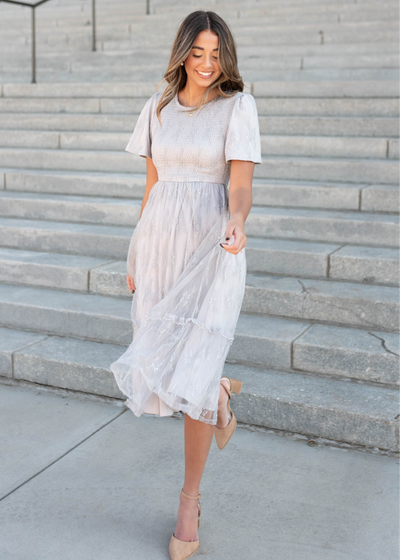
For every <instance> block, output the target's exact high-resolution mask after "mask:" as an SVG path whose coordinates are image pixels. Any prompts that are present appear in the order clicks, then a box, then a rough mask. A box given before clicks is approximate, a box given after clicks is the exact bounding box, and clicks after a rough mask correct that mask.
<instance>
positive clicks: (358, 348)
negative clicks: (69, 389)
mask: <svg viewBox="0 0 400 560" xmlns="http://www.w3.org/2000/svg"><path fill="white" fill-rule="evenodd" d="M57 294H60V295H59V297H58V296H57ZM29 296H31V298H32V299H29ZM112 300H113V298H109V297H108V298H107V297H105V296H101V295H92V294H91V295H85V294H73V293H67V292H64V291H62V292H58V291H57V290H52V289H50V290H43V289H39V288H32V287H26V288H22V287H21V286H11V285H7V284H0V309H1V310H2V314H1V316H2V317H3V319H2V325H3V326H4V327H7V328H18V329H25V330H31V331H33V330H34V331H38V332H39V331H40V332H41V333H42V334H44V335H63V336H70V337H71V336H72V337H77V338H83V339H91V340H95V341H97V342H108V343H117V344H124V342H123V341H122V340H121V337H122V338H123V340H124V341H125V343H129V337H130V336H132V333H131V324H130V319H129V313H125V314H124V315H123V314H122V310H123V308H122V307H121V306H120V302H121V301H122V300H116V299H115V298H114V300H115V301H116V302H117V304H116V306H115V308H114V307H113V306H112V305H111V303H110V301H112ZM78 305H79V306H80V307H78ZM129 307H130V305H129V301H125V309H128V308H129ZM35 316H37V322H35ZM107 317H108V321H109V323H110V324H111V326H112V325H114V327H115V334H114V335H113V334H112V333H113V331H112V330H110V329H108V328H105V322H106V318H107ZM50 319H51V320H50ZM74 320H76V328H75V326H74V322H73V321H74ZM63 321H64V323H63V325H64V326H63V327H62V329H61V330H60V331H59V330H57V329H58V325H59V324H61V323H62V322H63ZM98 322H100V324H99V325H98ZM124 324H125V329H126V330H125V331H124V330H123V326H124ZM84 329H86V330H84ZM1 330H3V329H1ZM121 333H123V334H121ZM5 334H7V331H5ZM398 345H399V344H398V336H397V334H395V333H389V332H379V331H373V330H370V331H364V330H357V329H349V328H343V327H337V326H327V325H319V324H314V325H310V323H309V322H307V321H295V320H289V319H282V318H279V317H266V316H256V315H248V314H245V313H242V314H241V315H240V317H239V321H238V324H237V328H236V332H235V340H234V342H233V344H232V346H231V348H230V350H229V354H228V357H227V360H228V361H229V362H231V363H235V362H240V363H242V364H245V365H246V364H247V365H249V364H253V365H257V366H262V367H267V368H274V369H278V370H282V371H292V372H293V373H294V372H295V370H297V371H309V372H313V373H314V374H316V375H324V376H327V375H329V376H334V377H340V378H345V379H346V380H350V379H354V380H359V381H364V382H369V383H380V384H385V385H387V386H395V385H397V384H399V376H398V365H399V363H398V362H399V360H398V354H399V349H398ZM0 358H1V352H0ZM3 360H4V361H5V363H7V364H8V366H9V365H10V362H9V360H7V359H6V358H5V357H4V356H3ZM0 363H1V359H0ZM7 371H9V369H8V370H7Z"/></svg>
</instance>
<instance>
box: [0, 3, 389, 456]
mask: <svg viewBox="0 0 400 560" xmlns="http://www.w3.org/2000/svg"><path fill="white" fill-rule="evenodd" d="M198 8H199V7H198V6H197V5H195V3H193V5H191V3H190V2H177V1H172V0H169V1H163V2H161V1H159V2H152V3H151V15H147V16H145V15H143V14H144V11H145V3H144V2H132V1H130V2H125V1H124V0H117V1H116V2H113V4H112V8H111V7H110V5H108V4H107V2H105V1H104V0H103V2H98V22H99V27H98V41H99V42H98V44H99V51H98V52H96V53H92V52H90V27H89V26H88V25H86V23H87V21H88V20H89V18H90V2H89V1H88V0H80V1H79V2H78V1H77V0H70V1H68V2H67V1H66V0H62V1H61V0H58V1H54V2H49V3H48V4H45V5H43V6H42V7H40V8H38V10H40V12H39V11H38V15H37V19H38V25H39V21H40V28H39V29H38V32H37V35H38V53H39V55H38V74H37V75H38V81H39V82H40V83H39V84H30V83H29V81H30V74H29V20H28V17H27V15H29V13H28V14H27V12H26V11H24V10H23V9H19V8H18V9H16V7H14V6H9V5H4V4H1V3H0V52H1V54H0V61H1V62H0V80H1V82H2V84H1V85H0V88H1V89H0V94H1V95H0V189H1V190H0V325H1V327H0V375H1V376H2V380H3V382H12V381H11V379H13V380H15V381H13V382H17V380H24V381H28V382H33V383H38V384H42V385H50V386H54V387H62V388H67V389H71V390H75V391H83V392H87V393H91V394H96V395H103V396H109V397H115V398H123V396H122V395H121V393H120V392H119V391H118V389H117V387H116V384H115V382H114V378H113V376H112V374H111V372H110V371H109V369H108V368H109V364H110V363H111V362H112V361H114V360H115V359H117V358H118V357H119V356H120V355H121V353H122V352H123V351H124V347H126V346H127V345H128V344H129V343H130V341H131V339H132V330H131V323H130V301H131V294H130V293H129V292H128V290H127V287H126V283H125V278H126V261H125V259H126V254H127V250H128V246H129V242H130V238H131V235H132V232H133V228H134V226H135V224H136V222H137V220H138V218H139V212H140V205H141V198H142V196H143V192H144V185H145V162H144V160H143V159H142V158H139V157H138V156H132V155H131V154H127V153H126V152H124V148H125V146H126V144H127V142H128V139H129V137H130V134H131V132H132V130H133V128H134V125H135V122H136V118H137V115H138V113H139V112H140V110H141V108H142V107H143V105H144V103H145V101H146V100H147V99H148V97H149V96H150V95H152V93H154V92H155V91H156V84H157V82H158V81H159V80H161V78H162V73H163V71H164V70H165V68H166V63H167V61H168V52H169V47H170V44H171V42H172V40H173V37H174V34H175V30H176V28H177V26H178V24H179V22H180V21H181V19H182V18H183V17H184V16H185V15H186V14H187V13H189V12H190V11H192V10H194V9H198ZM200 8H201V9H207V8H208V9H212V10H215V11H217V12H218V13H219V14H221V15H222V16H223V17H225V18H226V19H227V20H228V22H229V23H230V25H231V27H232V29H233V31H234V33H235V37H236V39H237V44H238V49H239V60H240V68H241V71H242V73H243V77H244V80H245V81H246V86H247V90H246V91H249V92H251V93H252V94H253V95H254V97H255V99H256V102H257V106H258V111H259V117H260V130H261V134H262V150H263V160H264V163H263V164H262V165H259V166H256V173H255V180H254V191H253V192H254V199H253V200H254V204H253V208H252V210H251V213H250V215H249V217H248V220H247V222H246V233H247V235H248V245H247V248H246V254H247V263H248V278H247V287H246V294H245V299H244V303H243V309H242V314H241V316H240V319H239V323H238V327H237V332H236V337H235V341H234V344H233V345H232V347H231V351H230V353H229V355H228V361H227V364H226V371H225V374H226V375H230V376H233V377H238V378H239V379H242V380H243V381H244V386H243V390H242V393H241V394H240V395H239V396H234V398H233V407H234V410H235V414H236V416H237V418H238V420H239V421H241V422H244V423H248V424H252V425H256V426H264V427H269V428H274V429H277V430H284V431H289V432H294V433H300V434H305V435H307V436H310V437H312V438H314V439H315V438H323V439H327V440H333V441H335V442H340V443H344V444H351V445H358V446H362V447H365V448H378V449H380V450H386V451H397V450H398V445H399V434H398V426H399V408H398V385H399V376H398V366H399V360H398V358H399V342H398V334H397V333H398V316H399V299H398V282H399V276H398V255H399V254H398V239H399V237H398V233H399V223H398V213H399V190H398V180H399V176H398V170H399V166H398V158H399V138H398V137H399V130H398V116H399V115H398V113H399V105H398V97H399V86H398V77H399V76H398V64H399V60H398V31H397V29H398V6H397V2H392V1H388V2H384V3H383V4H382V3H381V2H378V1H377V0H373V1H372V0H371V1H365V2H359V3H351V2H349V1H344V0H342V1H341V2H335V3H334V4H332V2H322V1H321V0H319V1H318V2H315V1H314V0H302V1H301V2H300V1H297V2H295V1H294V0H290V1H289V0H287V1H286V0H285V1H280V2H273V1H271V2H261V1H259V2H255V1H254V2H250V1H249V2H241V3H239V4H224V3H222V2H216V3H214V4H212V5H209V6H207V7H204V6H201V7H200ZM39 15H40V17H39ZM25 33H26V34H25ZM130 82H132V83H130Z"/></svg>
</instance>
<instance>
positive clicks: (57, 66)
mask: <svg viewBox="0 0 400 560" xmlns="http://www.w3.org/2000/svg"><path fill="white" fill-rule="evenodd" d="M129 58H130V60H129ZM143 58H146V57H143V56H140V58H136V57H135V53H132V55H131V54H130V53H129V54H125V53H124V52H121V51H119V52H117V53H116V54H115V53H113V52H112V51H108V52H100V53H97V54H96V55H93V54H90V53H89V54H87V53H82V54H81V53H79V54H75V53H73V52H72V53H68V52H67V53H65V52H64V53H62V54H58V55H57V57H56V56H54V55H42V56H38V57H37V67H38V68H40V69H46V70H53V71H59V70H63V71H65V72H72V73H74V72H82V71H90V70H92V69H95V68H99V69H101V70H102V71H104V70H107V69H110V70H111V69H113V70H120V71H121V73H122V72H123V69H124V68H125V69H126V67H127V64H129V70H130V71H132V70H134V69H136V70H139V69H143V70H144V69H145V68H146V67H147V66H148V65H151V67H152V69H153V70H155V69H157V70H159V71H160V72H161V71H162V69H163V68H165V67H166V66H167V64H168V54H167V53H165V54H164V53H160V54H159V55H158V56H156V55H152V57H151V58H150V57H148V58H149V60H147V61H146V60H143ZM124 59H126V60H124ZM132 60H138V62H136V63H132ZM238 63H239V67H243V68H246V71H249V70H253V71H254V70H257V71H260V72H262V71H265V70H289V69H294V70H296V69H301V70H310V69H329V68H331V69H334V68H335V69H348V68H354V69H368V68H370V69H387V68H399V59H398V56H397V55H396V54H395V53H393V54H378V55H372V54H368V55H355V54H349V55H347V56H344V55H343V56H338V55H335V56H329V55H324V56H317V55H313V56H303V57H301V56H299V55H297V56H295V55H290V56H282V55H281V56H275V57H268V58H257V57H254V56H253V57H245V56H240V55H239V56H238ZM0 64H1V68H2V71H3V72H5V73H6V72H8V71H10V70H13V69H14V68H16V67H18V69H19V70H20V71H26V70H29V68H30V60H29V57H27V56H26V54H25V53H24V54H18V55H17V54H14V56H12V57H10V56H9V55H8V56H3V57H1V56H0Z"/></svg>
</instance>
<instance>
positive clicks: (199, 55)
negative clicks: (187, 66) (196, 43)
mask: <svg viewBox="0 0 400 560" xmlns="http://www.w3.org/2000/svg"><path fill="white" fill-rule="evenodd" d="M193 56H194V58H201V54H194V55H193ZM213 58H215V60H218V56H213Z"/></svg>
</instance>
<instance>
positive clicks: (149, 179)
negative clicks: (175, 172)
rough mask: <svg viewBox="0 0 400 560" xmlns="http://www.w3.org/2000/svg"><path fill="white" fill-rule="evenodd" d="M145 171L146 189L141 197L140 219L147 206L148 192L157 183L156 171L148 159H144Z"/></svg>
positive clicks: (151, 161)
mask: <svg viewBox="0 0 400 560" xmlns="http://www.w3.org/2000/svg"><path fill="white" fill-rule="evenodd" d="M146 170H147V176H146V189H145V191H144V195H143V200H142V207H141V209H140V217H142V214H143V210H144V207H145V206H146V204H147V199H148V198H149V194H150V191H151V189H152V188H153V187H154V185H155V184H156V183H157V181H158V173H157V169H156V167H155V165H154V163H153V160H152V159H150V158H149V157H146Z"/></svg>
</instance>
